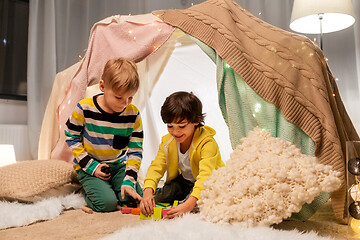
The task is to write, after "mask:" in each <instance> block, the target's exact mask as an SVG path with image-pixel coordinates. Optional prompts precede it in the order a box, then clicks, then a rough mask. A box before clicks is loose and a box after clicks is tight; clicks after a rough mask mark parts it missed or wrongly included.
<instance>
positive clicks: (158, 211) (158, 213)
mask: <svg viewBox="0 0 360 240" xmlns="http://www.w3.org/2000/svg"><path fill="white" fill-rule="evenodd" d="M162 210H163V208H162V207H154V213H153V214H151V215H150V216H145V215H144V214H143V213H140V219H154V220H160V219H161V217H162Z"/></svg>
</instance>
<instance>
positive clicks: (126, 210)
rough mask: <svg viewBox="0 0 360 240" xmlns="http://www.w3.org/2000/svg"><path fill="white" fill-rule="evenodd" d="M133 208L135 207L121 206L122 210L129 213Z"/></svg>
mask: <svg viewBox="0 0 360 240" xmlns="http://www.w3.org/2000/svg"><path fill="white" fill-rule="evenodd" d="M131 209H133V208H130V207H121V212H122V213H123V214H129V213H131Z"/></svg>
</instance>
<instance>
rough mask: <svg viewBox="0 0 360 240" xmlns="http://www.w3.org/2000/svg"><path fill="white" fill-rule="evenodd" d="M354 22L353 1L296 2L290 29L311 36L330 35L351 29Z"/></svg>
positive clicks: (318, 0) (295, 0)
mask: <svg viewBox="0 0 360 240" xmlns="http://www.w3.org/2000/svg"><path fill="white" fill-rule="evenodd" d="M319 14H321V16H322V20H321V25H322V27H320V19H319ZM354 22H355V18H354V10H353V7H352V3H351V0H294V5H293V9H292V13H291V20H290V29H292V30H293V31H296V32H301V33H309V34H317V33H329V32H335V31H339V30H342V29H345V28H347V27H350V26H351V25H352V24H353V23H354Z"/></svg>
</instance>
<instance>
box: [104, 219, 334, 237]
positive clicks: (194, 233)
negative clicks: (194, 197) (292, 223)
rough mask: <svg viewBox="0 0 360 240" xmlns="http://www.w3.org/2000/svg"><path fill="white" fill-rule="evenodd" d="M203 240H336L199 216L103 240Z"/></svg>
mask: <svg viewBox="0 0 360 240" xmlns="http://www.w3.org/2000/svg"><path fill="white" fill-rule="evenodd" d="M120 239H131V240H144V239H147V240H148V239H151V240H152V239H154V240H161V239H164V240H166V239H173V240H180V239H181V240H182V239H184V240H186V239H192V240H202V239H236V240H252V239H256V240H262V239H263V240H281V239H284V240H285V239H286V240H288V239H291V240H310V239H311V240H334V238H330V237H320V236H318V235H317V234H316V233H315V232H308V233H305V232H299V231H297V230H292V231H285V230H276V229H273V228H271V227H251V228H244V227H240V226H237V225H234V224H220V223H210V222H205V221H203V220H201V219H200V216H199V215H195V214H187V215H185V216H184V217H182V218H177V219H174V220H160V221H152V220H144V221H143V223H141V224H139V225H136V226H133V227H125V228H121V229H120V230H118V231H116V232H115V233H113V234H110V235H108V236H106V237H104V238H101V240H120Z"/></svg>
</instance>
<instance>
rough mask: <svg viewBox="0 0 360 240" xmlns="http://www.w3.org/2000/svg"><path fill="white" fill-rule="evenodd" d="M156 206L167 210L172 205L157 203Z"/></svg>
mask: <svg viewBox="0 0 360 240" xmlns="http://www.w3.org/2000/svg"><path fill="white" fill-rule="evenodd" d="M155 206H156V207H162V208H166V207H168V206H170V203H155Z"/></svg>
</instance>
